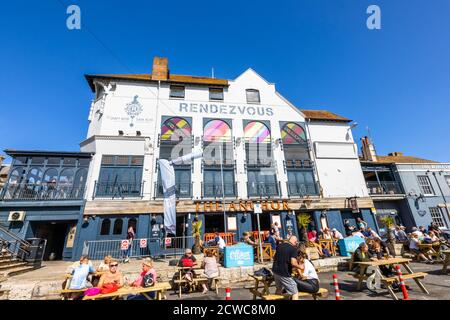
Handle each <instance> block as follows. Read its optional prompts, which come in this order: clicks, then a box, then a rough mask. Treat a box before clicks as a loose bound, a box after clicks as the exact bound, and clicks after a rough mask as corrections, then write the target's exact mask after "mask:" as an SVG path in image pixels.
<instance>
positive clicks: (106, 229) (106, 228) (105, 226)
mask: <svg viewBox="0 0 450 320" xmlns="http://www.w3.org/2000/svg"><path fill="white" fill-rule="evenodd" d="M110 228H111V220H109V219H103V221H102V227H101V229H100V235H101V236H107V235H109V229H110Z"/></svg>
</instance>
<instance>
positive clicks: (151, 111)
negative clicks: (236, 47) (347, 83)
mask: <svg viewBox="0 0 450 320" xmlns="http://www.w3.org/2000/svg"><path fill="white" fill-rule="evenodd" d="M85 77H86V80H87V82H88V85H89V86H90V89H91V90H92V92H93V93H94V94H95V96H94V99H93V101H92V103H91V107H90V110H89V115H88V121H89V127H88V132H87V136H86V139H85V140H84V141H82V142H81V143H80V149H81V150H80V151H81V152H82V153H83V154H89V155H92V158H91V161H90V165H89V171H88V174H87V179H86V184H85V192H84V204H83V210H82V215H80V217H79V221H80V222H79V224H78V226H79V227H78V228H77V229H76V233H75V235H74V237H75V243H76V244H77V246H76V248H74V250H73V251H72V257H71V258H72V259H77V258H78V257H79V256H80V255H81V254H82V252H83V248H86V247H88V246H89V244H91V243H94V242H95V241H102V240H111V239H117V240H119V239H125V238H126V233H127V229H128V227H129V226H133V228H134V229H135V231H136V238H157V237H162V227H163V212H164V210H163V192H162V185H161V181H160V174H159V167H158V159H169V160H170V159H173V158H175V157H178V156H180V155H186V154H189V153H191V152H200V151H202V152H203V156H202V157H201V158H200V159H196V160H193V161H192V162H190V163H183V164H181V165H175V180H176V197H177V206H176V211H177V232H176V236H178V237H181V236H191V232H192V221H193V219H194V218H195V217H197V218H198V219H199V220H202V222H203V223H202V235H203V236H204V239H205V240H207V237H208V236H209V234H211V233H213V232H214V231H216V230H218V231H219V232H223V231H224V230H225V229H226V231H227V232H228V233H231V234H232V235H231V237H232V238H233V239H234V240H235V241H239V239H240V238H241V237H242V234H243V232H245V231H256V230H257V224H256V216H255V214H254V213H253V207H254V204H255V203H260V204H261V207H262V210H263V213H262V214H261V215H260V226H261V230H269V227H270V225H271V224H272V223H274V222H276V221H278V222H279V225H280V227H281V233H282V235H283V236H286V235H287V234H288V233H291V232H292V233H293V234H297V235H298V226H297V215H299V214H302V213H303V214H308V215H310V216H311V218H312V223H311V225H310V228H316V229H321V228H324V227H329V228H337V229H338V230H339V231H340V232H341V233H344V224H343V222H344V220H345V219H348V220H350V223H352V224H356V223H355V220H356V218H357V217H361V218H363V219H364V220H365V221H366V222H367V223H368V225H369V226H371V227H373V228H375V229H376V230H377V224H376V221H375V219H374V214H373V211H374V210H373V209H372V208H373V206H374V205H373V202H372V199H371V197H370V196H369V194H368V190H367V187H366V184H365V180H364V176H363V172H362V170H361V165H360V163H359V158H358V150H357V146H356V144H355V142H354V140H353V136H352V131H351V129H352V127H351V125H350V123H351V120H350V119H347V118H345V117H342V116H339V115H337V114H335V113H332V112H329V111H326V110H303V109H299V108H298V107H296V106H294V105H293V104H292V103H290V102H289V101H288V100H287V99H286V98H284V97H283V96H282V95H281V94H280V93H278V92H277V91H276V88H275V85H274V84H272V83H269V82H267V80H265V79H264V78H262V77H261V76H260V75H259V74H258V73H256V72H255V71H254V70H252V69H248V70H246V71H245V72H243V73H242V74H241V75H239V76H238V77H237V78H236V79H234V80H226V79H219V78H208V77H198V76H186V75H177V74H172V73H171V72H170V71H169V68H168V59H167V58H159V57H155V58H154V60H153V69H152V72H151V73H147V74H106V75H86V76H85ZM29 201H31V200H29ZM1 214H4V213H1ZM224 215H225V216H224ZM154 250H156V249H154Z"/></svg>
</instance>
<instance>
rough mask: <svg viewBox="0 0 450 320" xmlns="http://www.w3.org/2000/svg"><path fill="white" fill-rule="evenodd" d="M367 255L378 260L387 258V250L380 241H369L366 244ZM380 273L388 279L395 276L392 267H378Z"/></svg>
mask: <svg viewBox="0 0 450 320" xmlns="http://www.w3.org/2000/svg"><path fill="white" fill-rule="evenodd" d="M368 246H369V253H370V255H371V256H372V257H376V258H377V259H378V260H380V259H383V258H384V257H389V250H388V248H387V246H386V244H385V243H384V242H382V241H381V240H380V239H378V238H377V239H371V240H369V242H368ZM379 268H380V271H381V273H382V274H383V275H384V276H386V277H390V276H392V275H395V270H394V268H393V267H392V266H379Z"/></svg>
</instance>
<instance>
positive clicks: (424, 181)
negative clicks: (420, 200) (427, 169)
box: [417, 176, 434, 195]
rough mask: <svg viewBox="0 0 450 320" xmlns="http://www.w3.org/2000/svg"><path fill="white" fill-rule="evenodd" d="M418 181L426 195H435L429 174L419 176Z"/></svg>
mask: <svg viewBox="0 0 450 320" xmlns="http://www.w3.org/2000/svg"><path fill="white" fill-rule="evenodd" d="M417 181H418V182H419V186H420V190H421V191H422V193H423V194H424V195H430V194H433V195H434V191H433V187H431V183H430V179H429V178H428V176H417Z"/></svg>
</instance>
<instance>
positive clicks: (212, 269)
mask: <svg viewBox="0 0 450 320" xmlns="http://www.w3.org/2000/svg"><path fill="white" fill-rule="evenodd" d="M202 268H204V269H205V276H206V277H207V278H208V286H209V287H211V282H212V279H213V278H215V277H218V276H219V268H218V264H217V260H216V257H215V256H214V255H213V254H212V252H211V251H208V253H207V254H206V257H205V258H204V260H203V262H202ZM208 286H206V284H205V283H202V287H203V294H206V293H207V292H208Z"/></svg>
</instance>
